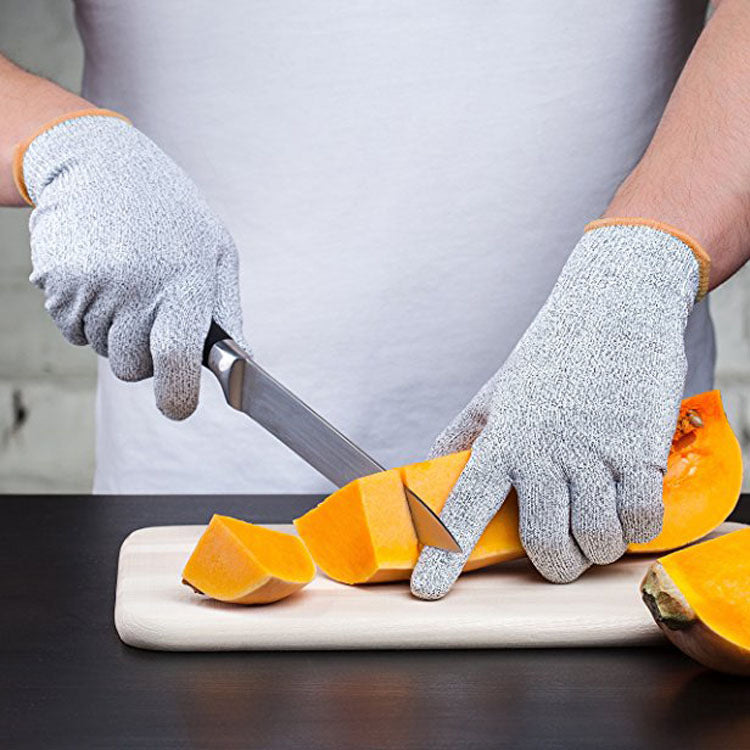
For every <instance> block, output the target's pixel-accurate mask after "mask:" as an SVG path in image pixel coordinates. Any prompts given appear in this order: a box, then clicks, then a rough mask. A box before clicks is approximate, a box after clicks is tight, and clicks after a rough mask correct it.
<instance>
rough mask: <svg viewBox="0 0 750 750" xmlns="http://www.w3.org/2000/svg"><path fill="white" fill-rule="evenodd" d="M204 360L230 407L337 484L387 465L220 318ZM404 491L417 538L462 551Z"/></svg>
mask: <svg viewBox="0 0 750 750" xmlns="http://www.w3.org/2000/svg"><path fill="white" fill-rule="evenodd" d="M203 364H204V365H205V366H206V367H207V368H208V369H209V370H211V372H213V374H214V375H216V377H217V379H218V381H219V383H220V384H221V387H222V390H223V391H224V397H225V398H226V400H227V403H228V404H229V405H230V406H231V407H233V408H234V409H237V410H238V411H241V412H244V413H245V414H247V416H249V417H251V418H252V419H254V420H255V421H256V422H257V423H258V424H260V425H261V426H262V427H264V428H265V429H266V430H268V431H269V432H270V433H271V434H272V435H274V436H275V437H276V438H278V439H279V440H280V441H281V442H282V443H284V445H286V446H287V447H288V448H291V449H292V450H293V451H294V452H295V453H296V454H297V455H298V456H300V457H301V458H303V459H304V460H305V461H307V463H308V464H310V466H312V467H313V468H314V469H316V470H317V471H319V472H320V473H321V474H322V475H323V476H324V477H326V478H327V479H330V480H331V482H333V483H334V484H335V485H336V486H337V487H343V486H344V485H345V484H348V483H349V482H351V481H352V480H354V479H358V478H359V477H363V476H366V475H368V474H375V473H377V472H379V471H383V470H384V467H383V466H381V465H380V464H379V463H378V462H377V461H375V460H374V459H373V458H370V456H368V455H367V454H366V453H365V452H364V451H363V450H362V449H361V448H359V447H358V446H357V445H355V444H354V443H353V442H352V441H351V440H349V439H348V438H347V437H345V436H344V435H342V434H341V433H340V432H339V431H338V430H337V429H336V428H335V427H333V425H331V424H329V423H328V422H327V421H326V420H325V419H323V417H321V416H320V415H319V414H317V413H316V412H314V411H313V410H312V409H311V408H310V407H309V406H308V405H307V404H305V403H304V402H303V401H302V400H300V399H299V398H297V396H295V395H294V394H293V393H292V392H291V391H290V390H288V389H287V388H285V387H284V386H283V385H281V383H279V382H278V381H277V380H275V379H274V378H272V377H271V376H270V375H269V374H268V373H267V372H266V371H265V370H264V369H263V368H262V367H260V365H258V364H257V362H255V361H254V360H253V359H252V358H251V357H250V356H249V355H248V354H247V353H246V352H245V351H243V349H242V348H241V347H240V346H239V345H238V344H237V343H236V342H235V341H234V340H233V339H232V337H231V336H230V335H229V334H228V333H227V332H226V331H224V329H223V328H221V326H219V325H218V324H217V323H216V322H215V321H211V328H210V330H209V332H208V336H207V337H206V342H205V345H204V348H203ZM404 492H405V495H406V500H407V503H408V506H409V511H410V513H411V519H412V523H413V524H414V530H415V532H416V534H417V539H419V541H420V542H421V543H422V544H428V545H430V546H432V547H440V548H442V549H447V550H451V551H453V552H460V551H461V547H460V546H459V544H458V543H457V542H456V540H455V538H454V537H453V535H452V534H451V532H450V531H448V529H447V528H446V527H445V525H444V524H443V522H442V521H441V520H440V519H439V518H438V516H437V515H436V514H435V513H434V512H433V510H432V509H431V508H430V506H429V505H427V504H426V503H425V502H424V501H423V500H421V499H420V498H419V497H418V496H417V495H416V494H415V493H414V492H412V491H411V490H410V489H409V488H408V487H406V486H405V487H404Z"/></svg>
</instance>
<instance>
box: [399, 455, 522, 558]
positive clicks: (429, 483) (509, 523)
mask: <svg viewBox="0 0 750 750" xmlns="http://www.w3.org/2000/svg"><path fill="white" fill-rule="evenodd" d="M470 455H471V451H462V452H461V453H452V454H450V455H448V456H443V457H441V458H434V459H432V460H430V461H421V462H420V463H417V464H409V465H408V466H402V467H401V468H400V469H399V472H400V473H401V480H402V481H403V483H404V484H405V485H406V486H407V487H409V488H410V489H411V490H412V491H413V492H416V494H417V495H418V496H419V497H420V498H422V500H424V501H425V502H426V503H427V505H429V506H430V508H432V510H434V511H435V513H438V514H439V513H440V511H441V510H442V509H443V505H445V501H446V500H447V499H448V495H450V493H451V490H452V489H453V485H454V484H455V483H456V482H457V481H458V477H459V476H460V475H461V472H462V471H463V470H464V466H466V462H467V461H468V460H469V456H470ZM524 554H525V552H524V551H523V547H522V546H521V540H520V538H519V536H518V497H517V496H516V491H515V490H511V491H510V494H509V495H508V497H507V498H506V500H505V502H504V503H503V505H502V507H501V508H500V510H499V511H498V512H497V515H495V517H494V518H493V519H492V521H490V523H489V524H487V528H486V529H485V530H484V533H483V534H482V536H481V537H479V541H478V542H477V546H476V547H474V551H473V552H472V553H471V555H470V556H469V559H468V560H467V561H466V564H465V565H464V570H475V569H476V568H485V567H487V566H488V565H494V564H495V563H499V562H505V561H506V560H514V559H516V558H518V557H523V556H524ZM415 563H416V560H415ZM412 567H413V566H412Z"/></svg>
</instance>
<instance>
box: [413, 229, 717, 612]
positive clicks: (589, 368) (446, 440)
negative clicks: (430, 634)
mask: <svg viewBox="0 0 750 750" xmlns="http://www.w3.org/2000/svg"><path fill="white" fill-rule="evenodd" d="M623 221H630V220H623ZM603 223H604V222H598V223H595V224H599V226H595V228H592V229H590V230H588V231H587V232H586V233H585V234H584V235H583V238H582V239H581V240H580V242H579V243H578V245H577V246H576V248H575V249H574V250H573V253H572V254H571V256H570V258H569V259H568V262H567V263H566V265H565V267H564V269H563V271H562V273H561V275H560V277H559V279H558V281H557V283H556V285H555V287H554V289H553V291H552V293H551V294H550V296H549V298H548V300H547V302H546V303H545V304H544V306H543V307H542V309H541V311H540V312H539V314H538V315H537V317H536V318H535V320H534V321H533V322H532V324H531V325H530V327H529V328H528V330H527V331H526V333H525V334H524V335H523V337H522V338H521V340H520V341H519V343H518V344H517V346H516V348H515V349H514V350H513V352H512V353H511V355H510V356H509V357H508V359H507V361H506V362H505V364H504V365H503V366H502V367H501V369H500V370H499V371H498V372H497V374H496V375H495V376H494V377H493V378H492V379H491V380H490V381H489V382H488V383H486V385H485V386H484V387H483V388H482V389H481V391H480V392H479V393H478V395H477V396H476V397H475V398H474V399H473V400H472V401H471V403H469V405H468V406H467V407H466V408H465V409H464V410H463V411H462V412H461V413H460V414H459V415H458V416H457V417H456V419H455V420H454V421H453V422H452V424H450V425H449V426H448V427H447V428H446V429H445V431H444V432H443V433H442V434H441V435H440V436H439V437H438V438H437V440H436V442H435V444H434V446H433V449H432V455H433V456H436V455H443V454H446V453H451V452H453V451H459V450H465V449H467V448H469V447H472V446H473V447H472V454H471V458H470V459H469V462H468V464H467V466H466V468H465V470H464V472H463V474H462V475H461V477H460V478H459V481H458V482H457V484H456V486H455V488H454V490H453V492H452V494H451V496H450V497H449V498H448V500H447V502H446V503H445V506H444V508H443V511H442V513H441V518H442V520H443V521H444V522H445V524H446V525H447V527H448V528H449V529H450V530H451V531H452V532H453V534H454V535H455V537H456V540H457V541H458V543H459V544H460V545H461V548H462V553H454V552H447V551H445V550H440V549H437V548H434V547H425V548H424V550H423V551H422V554H421V556H420V558H419V561H418V564H417V566H416V568H415V570H414V573H413V575H412V579H411V588H412V592H413V593H414V594H415V595H416V596H418V597H420V598H423V599H438V598H440V597H442V596H444V595H445V594H446V593H447V592H448V590H449V589H450V587H451V586H452V585H453V583H454V581H455V580H456V578H457V577H458V575H459V573H460V572H461V569H462V568H463V565H464V563H465V562H466V559H467V558H468V556H469V554H470V552H471V550H472V549H473V548H474V545H475V544H476V543H477V541H478V539H479V537H480V535H481V533H482V531H483V530H484V528H485V526H486V525H487V523H488V522H489V521H490V520H491V518H492V517H493V516H494V515H495V513H496V512H497V511H498V509H499V508H500V506H501V505H502V503H503V501H504V499H505V496H506V494H507V493H508V491H509V489H510V487H511V485H513V486H515V488H516V491H517V493H518V502H519V510H520V536H521V541H522V543H523V546H524V548H525V550H526V553H527V555H528V557H529V558H530V560H531V562H532V563H533V564H534V565H535V567H536V568H537V570H538V571H539V572H540V573H541V574H542V575H543V576H544V577H545V578H547V579H549V580H550V581H554V582H559V583H564V582H569V581H572V580H574V579H575V578H577V577H578V576H579V575H580V574H581V573H582V572H583V571H584V570H585V569H586V568H587V567H589V566H590V565H591V564H592V563H596V564H606V563H611V562H613V561H614V560H616V559H617V558H619V557H620V556H621V555H622V554H623V552H624V551H625V548H626V546H627V544H628V543H629V542H645V541H648V540H649V539H652V538H653V537H654V536H656V535H657V534H658V533H659V531H660V529H661V522H662V515H663V507H662V478H663V474H664V471H665V470H666V462H667V456H668V454H669V447H670V443H671V438H672V434H673V432H674V427H675V423H676V420H677V415H678V411H679V406H680V400H681V397H682V389H683V386H684V380H685V375H686V370H687V364H686V358H685V351H684V343H683V334H684V330H685V326H686V323H687V318H688V314H689V313H690V311H691V309H692V307H693V304H694V301H695V299H696V296H697V295H698V293H699V290H700V291H702V290H703V288H704V287H705V280H706V279H707V270H706V267H703V266H702V265H701V263H699V258H700V257H702V258H705V256H702V255H700V256H699V255H697V253H702V251H700V248H697V246H692V245H689V244H688V243H687V241H683V239H680V238H679V237H683V238H684V235H679V237H678V236H676V234H673V233H671V232H670V231H665V230H664V229H659V228H654V226H653V225H651V226H649V225H647V224H640V223H626V224H619V225H614V226H612V225H602V224H603ZM705 260H706V261H707V258H705Z"/></svg>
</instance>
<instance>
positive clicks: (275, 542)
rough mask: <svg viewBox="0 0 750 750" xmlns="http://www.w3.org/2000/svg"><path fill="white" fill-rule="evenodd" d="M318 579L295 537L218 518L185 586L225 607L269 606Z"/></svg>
mask: <svg viewBox="0 0 750 750" xmlns="http://www.w3.org/2000/svg"><path fill="white" fill-rule="evenodd" d="M314 577H315V563H314V562H313V559H312V557H310V553H309V552H308V551H307V548H306V547H305V545H304V544H303V543H302V542H301V541H300V540H299V539H298V538H297V537H296V536H293V535H291V534H283V533H282V532H280V531H274V530H273V529H267V528H265V527H263V526H256V525H254V524H251V523H246V522H245V521H239V520H237V519H236V518H229V517H228V516H219V515H214V516H213V518H211V522H210V523H209V524H208V527H207V528H206V530H205V531H204V532H203V535H202V536H201V538H200V539H199V540H198V544H197V545H196V547H195V549H194V550H193V553H192V554H191V555H190V559H189V560H188V562H187V565H186V566H185V570H184V571H183V573H182V582H183V583H184V584H186V585H188V586H190V587H191V588H192V589H193V590H194V591H195V592H196V593H199V594H205V595H206V596H210V597H211V598H212V599H218V600H219V601H222V602H231V603H234V604H267V603H269V602H275V601H278V600H279V599H283V598H285V597H287V596H289V595H290V594H293V593H294V592H295V591H298V590H299V589H301V588H302V587H303V586H306V585H307V584H308V583H310V581H312V579H313V578H314Z"/></svg>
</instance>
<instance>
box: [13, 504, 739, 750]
mask: <svg viewBox="0 0 750 750" xmlns="http://www.w3.org/2000/svg"><path fill="white" fill-rule="evenodd" d="M315 501H316V498H312V497H309V496H308V497H304V496H297V497H273V496H252V497H243V496H229V497H226V496H225V497H211V496H199V497H165V496H161V497H147V496H139V497H112V496H110V497H83V496H82V497H75V496H53V497H43V496H18V497H16V496H5V497H0V503H2V504H3V508H4V511H5V513H4V518H5V522H4V523H3V524H2V526H1V527H0V564H1V569H2V571H3V577H2V582H3V586H4V589H5V591H4V593H5V598H4V601H3V604H2V607H1V608H0V636H1V637H0V653H1V654H2V657H1V661H0V689H1V690H2V694H1V695H0V746H1V747H8V748H11V747H12V748H33V747H54V748H76V749H78V748H118V749H119V748H149V750H151V749H152V748H162V747H166V748H184V747H197V748H204V747H211V748H225V747H227V748H234V747H237V748H263V749H264V750H269V749H270V748H277V747H300V748H306V749H308V748H310V749H312V748H328V747H330V748H337V749H338V748H341V749H342V750H343V749H345V748H349V747H357V748H378V749H379V750H387V749H390V748H398V749H399V750H409V749H410V748H420V749H421V748H426V747H429V748H451V750H455V749H456V748H463V747H471V748H481V747H493V748H497V747H512V748H514V749H516V748H540V747H544V748H568V747H570V748H576V749H577V750H578V749H581V748H601V747H607V748H608V749H609V748H635V747H659V748H661V749H662V750H663V748H665V747H678V746H680V747H683V748H701V749H706V748H721V749H722V750H727V749H729V748H750V680H742V679H740V678H732V677H727V676H723V675H719V674H715V673H712V672H709V671H708V670H705V669H703V668H702V667H701V666H699V665H697V664H695V663H694V662H692V661H690V660H689V659H688V658H687V657H685V656H683V655H682V654H681V653H679V652H678V651H676V650H675V649H673V648H671V647H669V646H668V645H665V646H664V647H656V648H640V649H567V650H518V651H496V650H495V651H493V650H483V651H416V652H415V651H408V652H396V651H382V652H304V653H303V652H297V653H293V652H292V653H289V652H287V653H263V652H258V653H202V654H190V653H159V652H147V651H139V650H137V649H131V648H129V647H127V646H125V645H123V644H122V643H121V642H120V641H119V639H118V638H117V634H116V633H115V630H114V626H113V622H112V610H113V604H114V589H115V579H116V566H117V552H118V550H119V547H120V543H121V542H122V540H123V539H124V538H125V536H126V535H127V534H128V533H129V532H131V531H133V530H134V529H137V528H140V527H143V526H154V525H161V524H172V523H174V524H188V523H205V522H206V521H207V520H208V518H209V516H210V514H211V513H212V512H218V513H225V514H228V515H235V516H239V517H243V518H248V519H252V520H255V521H258V522H266V523H273V522H284V521H288V520H289V519H290V518H292V517H294V516H295V515H298V514H299V513H301V512H302V511H303V510H304V509H306V508H308V507H310V506H311V505H312V504H314V502H315ZM732 519H733V520H737V521H745V522H749V521H750V501H748V499H747V498H743V501H742V503H741V504H740V510H739V511H737V512H736V513H735V514H734V516H733V517H732ZM342 627H345V624H344V623H342Z"/></svg>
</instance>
